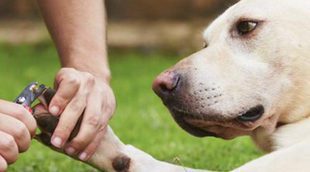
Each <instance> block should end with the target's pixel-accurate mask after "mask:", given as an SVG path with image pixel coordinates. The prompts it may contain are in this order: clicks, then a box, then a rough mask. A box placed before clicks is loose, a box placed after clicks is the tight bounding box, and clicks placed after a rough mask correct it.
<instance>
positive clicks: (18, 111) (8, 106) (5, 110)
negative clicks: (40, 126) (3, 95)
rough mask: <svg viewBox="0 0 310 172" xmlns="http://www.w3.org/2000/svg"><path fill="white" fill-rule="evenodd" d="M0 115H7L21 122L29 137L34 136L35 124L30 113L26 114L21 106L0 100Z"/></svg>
mask: <svg viewBox="0 0 310 172" xmlns="http://www.w3.org/2000/svg"><path fill="white" fill-rule="evenodd" d="M0 113H2V114H8V115H10V116H12V117H13V118H16V119H18V120H20V121H21V122H23V123H24V124H25V125H26V127H27V128H28V130H29V132H30V133H31V136H34V135H35V131H36V128H37V123H36V121H35V119H34V118H33V116H32V115H31V113H30V112H28V111H27V110H26V109H25V108H24V107H23V106H22V105H19V104H16V103H11V102H7V101H4V100H0Z"/></svg>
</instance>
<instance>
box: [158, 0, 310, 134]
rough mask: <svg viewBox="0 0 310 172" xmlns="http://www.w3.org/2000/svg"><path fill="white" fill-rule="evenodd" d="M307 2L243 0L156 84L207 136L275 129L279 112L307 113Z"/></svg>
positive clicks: (178, 113) (191, 128)
mask: <svg viewBox="0 0 310 172" xmlns="http://www.w3.org/2000/svg"><path fill="white" fill-rule="evenodd" d="M309 9H310V3H309V2H307V1H302V0H298V2H297V1H290V0H244V1H241V2H239V3H238V4H236V5H234V6H232V7H231V8H230V9H228V10H227V11H226V12H225V13H224V14H223V15H221V16H220V17H219V18H218V19H217V20H215V21H214V22H213V23H212V24H211V25H210V26H209V28H208V29H207V30H206V31H205V32H204V34H203V36H204V40H205V44H206V46H205V47H204V48H203V49H202V50H201V51H199V52H197V53H195V54H193V55H191V56H189V57H187V58H185V59H184V60H182V61H181V62H179V63H178V64H176V65H175V66H174V67H172V68H170V69H168V70H167V71H165V72H163V73H162V74H160V75H159V76H158V77H157V79H156V80H155V81H154V83H153V89H154V91H155V92H156V93H157V94H158V95H159V96H160V97H161V98H162V100H163V102H164V104H165V105H166V106H167V107H168V108H169V110H170V112H171V113H172V115H173V117H174V119H175V120H176V121H177V123H178V124H179V125H180V126H181V127H182V128H183V129H185V130H186V131H188V132H189V133H191V134H193V135H196V136H201V137H202V136H216V137H222V138H225V139H231V138H234V137H236V136H239V135H246V134H251V133H252V132H253V131H254V130H256V129H258V128H265V129H268V130H269V131H271V132H272V131H273V130H274V128H275V126H276V124H277V122H278V121H279V120H281V122H292V121H294V120H298V119H300V118H302V117H304V116H306V115H309V113H310V109H309V107H310V106H309V103H307V97H308V99H309V98H310V96H309V95H310V94H309V85H310V84H309V82H310V77H309V71H310V56H309V55H310V41H309V40H310V33H309V32H310V25H309V21H310V12H309V11H310V10H309ZM305 102H306V103H305ZM308 102H309V101H308Z"/></svg>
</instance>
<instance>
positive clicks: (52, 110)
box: [50, 106, 59, 115]
mask: <svg viewBox="0 0 310 172" xmlns="http://www.w3.org/2000/svg"><path fill="white" fill-rule="evenodd" d="M50 112H51V113H52V114H53V115H58V113H59V107H57V106H52V107H51V108H50Z"/></svg>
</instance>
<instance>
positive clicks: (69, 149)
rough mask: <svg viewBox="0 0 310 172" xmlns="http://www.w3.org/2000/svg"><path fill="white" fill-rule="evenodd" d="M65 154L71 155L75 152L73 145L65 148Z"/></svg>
mask: <svg viewBox="0 0 310 172" xmlns="http://www.w3.org/2000/svg"><path fill="white" fill-rule="evenodd" d="M66 152H67V154H69V155H73V154H74V153H75V149H74V148H73V147H68V148H67V149H66Z"/></svg>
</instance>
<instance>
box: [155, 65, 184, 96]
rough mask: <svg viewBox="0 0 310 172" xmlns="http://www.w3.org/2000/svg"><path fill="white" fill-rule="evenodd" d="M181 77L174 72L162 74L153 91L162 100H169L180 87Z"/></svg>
mask: <svg viewBox="0 0 310 172" xmlns="http://www.w3.org/2000/svg"><path fill="white" fill-rule="evenodd" d="M180 79H181V77H180V75H179V74H177V73H176V72H173V71H166V72H163V73H161V74H160V75H159V76H158V77H157V78H156V79H155V80H154V82H153V90H154V91H155V93H156V94H157V95H158V96H159V97H161V98H167V96H169V95H170V94H171V93H172V92H173V91H174V90H175V89H176V88H177V87H178V85H179V83H180Z"/></svg>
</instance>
